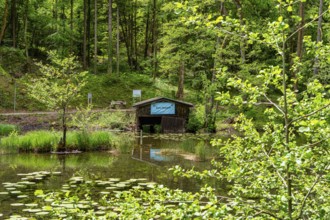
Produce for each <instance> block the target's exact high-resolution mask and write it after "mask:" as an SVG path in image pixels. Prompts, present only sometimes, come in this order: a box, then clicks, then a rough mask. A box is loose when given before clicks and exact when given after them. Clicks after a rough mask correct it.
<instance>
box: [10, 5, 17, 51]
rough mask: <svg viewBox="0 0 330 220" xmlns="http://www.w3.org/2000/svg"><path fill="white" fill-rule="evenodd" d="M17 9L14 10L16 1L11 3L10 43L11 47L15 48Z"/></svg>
mask: <svg viewBox="0 0 330 220" xmlns="http://www.w3.org/2000/svg"><path fill="white" fill-rule="evenodd" d="M16 23H17V8H16V0H12V1H11V25H12V42H13V47H15V48H16V47H17V38H16V37H17V27H16Z"/></svg>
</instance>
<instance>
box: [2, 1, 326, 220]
mask: <svg viewBox="0 0 330 220" xmlns="http://www.w3.org/2000/svg"><path fill="white" fill-rule="evenodd" d="M329 11H330V5H329V1H324V0H314V1H311V0H189V1H178V0H121V1H116V0H109V1H100V0H81V1H73V0H70V1H69V0H2V1H1V2H0V22H1V23H0V45H1V47H0V65H1V66H0V72H1V77H2V78H1V79H2V80H1V82H0V86H1V87H0V88H1V89H2V94H1V95H2V97H1V98H2V99H3V102H2V103H0V105H1V107H2V108H3V109H6V108H7V109H9V108H11V104H9V103H11V102H10V100H11V99H12V98H11V97H13V91H15V92H16V90H14V87H15V88H16V83H18V85H19V86H20V97H21V99H22V100H23V99H25V98H27V97H30V98H31V100H37V101H32V102H29V103H25V104H22V105H21V106H20V107H21V108H22V109H31V110H35V109H37V108H40V107H41V106H40V105H39V103H44V107H52V108H56V107H57V108H58V109H59V111H61V112H62V113H63V125H64V126H63V130H64V135H63V136H64V138H63V139H62V140H64V147H65V132H66V124H65V123H66V122H65V117H64V116H65V112H66V111H67V108H69V104H70V103H69V101H72V99H73V98H75V97H76V96H77V93H78V92H80V91H83V92H85V93H86V92H87V91H89V90H93V91H98V95H99V97H98V98H100V97H103V99H102V101H104V103H106V101H105V100H106V99H105V98H104V97H107V96H111V99H117V100H118V99H125V100H126V101H129V102H131V98H132V97H131V89H135V88H136V86H138V85H139V86H140V87H142V90H143V94H146V95H144V96H143V98H150V97H153V96H155V95H164V96H168V97H169V98H177V99H183V100H186V101H190V102H193V103H194V104H195V111H194V112H193V114H192V117H191V118H190V119H189V123H190V125H189V126H191V127H190V128H191V130H193V131H197V130H200V129H201V128H204V129H205V130H204V131H215V130H216V129H217V123H218V122H219V121H220V122H227V123H229V124H232V123H234V124H235V125H234V129H235V132H234V133H232V134H231V136H230V138H229V139H221V138H219V139H215V140H213V142H212V144H213V145H214V146H216V147H218V148H219V158H221V160H214V161H213V166H214V169H210V170H205V171H203V172H197V171H195V170H190V171H187V170H184V169H183V168H181V167H176V168H173V170H174V173H175V174H176V175H181V176H184V177H187V178H193V177H195V178H198V179H199V180H205V179H215V181H216V183H219V185H221V184H223V185H226V187H225V188H226V192H225V193H223V194H221V195H219V194H218V191H217V190H219V188H220V187H219V188H215V189H213V188H211V187H208V186H207V187H205V188H204V189H202V190H201V192H200V194H190V195H187V194H184V193H182V192H180V191H175V192H173V191H171V192H170V191H168V190H166V189H164V188H159V189H155V190H154V191H153V192H150V195H149V194H148V195H147V196H146V199H147V200H148V199H151V200H153V201H150V203H149V205H150V206H149V208H150V210H151V211H150V213H149V212H148V213H147V214H145V209H144V208H145V207H143V205H141V206H138V207H135V208H136V209H135V210H134V213H128V212H127V213H125V211H129V210H124V214H123V216H121V217H123V219H125V218H126V219H127V218H132V217H133V218H134V215H135V214H136V213H142V214H141V216H143V215H148V214H149V215H148V216H147V218H157V217H155V216H158V217H159V216H161V217H163V216H164V213H166V210H167V204H178V206H175V208H173V206H171V207H170V208H173V209H171V211H173V212H172V213H171V214H172V215H174V216H175V217H176V218H177V219H181V218H188V219H189V218H196V219H199V218H201V216H203V218H206V219H212V218H213V219H219V218H220V219H329V218H330V216H329V210H330V199H329V194H330V187H329V186H330V182H329V179H330V172H329V171H330V164H329V161H330V154H329V150H328V149H329V145H330V141H329V140H330V136H329V134H330V126H329V123H330V119H329V115H330V101H329V100H330V99H329V97H330V94H329V82H330V68H329V67H330V58H329V54H330V44H329V41H330V21H329V19H330V13H329ZM74 57H76V58H77V59H76V61H74V60H75V59H74ZM78 66H79V67H78ZM76 72H77V73H82V74H81V75H79V77H80V76H81V77H82V78H81V79H80V78H79V77H76V76H74V73H76ZM51 73H56V74H55V75H52V74H51ZM53 76H55V77H54V78H52V77H53ZM86 77H87V78H86ZM31 82H32V83H31ZM80 82H81V83H80ZM133 82H134V83H133ZM52 83H53V84H52ZM61 85H62V86H61ZM160 85H161V86H160ZM82 86H87V88H88V89H87V90H86V89H85V90H84V88H82ZM45 88H48V90H45ZM52 88H53V89H52ZM109 88H115V89H114V90H109ZM173 88H174V89H173ZM124 90H125V91H124ZM126 90H127V91H128V94H129V95H127V96H122V95H123V94H125V93H126ZM68 91H70V92H68ZM104 91H106V94H104ZM108 91H111V93H109V92H108ZM109 94H110V95H109ZM28 95H29V96H28ZM43 97H47V99H45V100H43V99H44V98H43ZM48 98H49V99H48ZM43 101H44V102H43ZM108 101H109V100H108ZM36 103H38V105H36ZM72 103H73V104H79V101H78V103H75V102H72ZM72 103H71V104H72ZM104 103H103V105H99V107H105V106H106V105H105V104H104ZM141 195H144V194H143V193H142V194H141ZM151 195H152V196H151ZM125 196H127V197H126V198H124V200H125V199H126V200H125V201H124V202H123V204H124V205H125V207H129V206H126V205H127V204H128V203H129V202H130V201H133V202H132V204H133V203H134V202H136V203H138V202H139V201H140V200H136V201H135V200H134V199H135V197H134V195H130V194H129V195H125ZM171 196H173V197H171ZM175 199H178V200H179V202H174V203H172V201H173V200H175ZM154 201H163V203H157V202H156V203H154ZM204 201H206V202H205V203H204ZM167 202H168V203H167ZM121 204H122V203H121ZM153 205H154V207H153ZM82 212H83V211H82ZM158 214H159V215H158ZM161 217H159V218H161ZM141 218H143V217H141ZM164 218H165V219H166V215H165V217H164Z"/></svg>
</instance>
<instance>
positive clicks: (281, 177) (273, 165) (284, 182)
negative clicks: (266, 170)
mask: <svg viewBox="0 0 330 220" xmlns="http://www.w3.org/2000/svg"><path fill="white" fill-rule="evenodd" d="M262 149H263V151H264V153H265V155H266V156H267V158H268V159H269V160H268V161H269V162H270V161H271V160H270V157H269V155H268V153H267V151H266V150H265V148H264V145H262ZM270 163H271V162H270ZM271 165H272V167H273V168H274V169H275V170H276V173H277V175H278V176H279V177H280V179H281V180H282V182H283V185H284V186H285V187H288V185H287V184H286V181H285V179H284V178H283V176H282V175H281V174H280V172H279V171H278V169H277V168H276V167H275V164H273V163H271Z"/></svg>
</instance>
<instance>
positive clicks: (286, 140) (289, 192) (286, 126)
mask: <svg viewBox="0 0 330 220" xmlns="http://www.w3.org/2000/svg"><path fill="white" fill-rule="evenodd" d="M282 35H283V36H282V41H283V44H282V53H281V54H282V81H283V101H284V106H283V108H284V109H283V111H284V143H285V148H286V151H287V154H290V153H291V149H290V146H289V143H290V138H289V132H290V128H289V116H288V101H287V92H286V89H287V77H286V57H285V50H286V47H285V37H284V33H282ZM290 167H291V164H290V162H288V163H287V165H286V183H287V199H288V202H287V209H288V218H289V219H290V220H291V219H292V213H293V205H292V177H291V176H292V175H291V170H290Z"/></svg>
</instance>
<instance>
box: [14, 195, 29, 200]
mask: <svg viewBox="0 0 330 220" xmlns="http://www.w3.org/2000/svg"><path fill="white" fill-rule="evenodd" d="M28 197H29V196H28V195H19V196H17V198H18V199H25V198H28Z"/></svg>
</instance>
